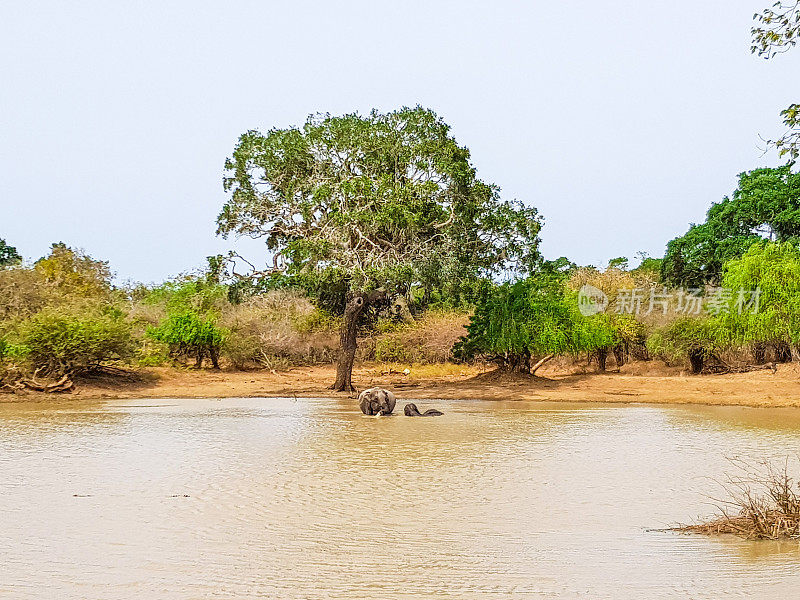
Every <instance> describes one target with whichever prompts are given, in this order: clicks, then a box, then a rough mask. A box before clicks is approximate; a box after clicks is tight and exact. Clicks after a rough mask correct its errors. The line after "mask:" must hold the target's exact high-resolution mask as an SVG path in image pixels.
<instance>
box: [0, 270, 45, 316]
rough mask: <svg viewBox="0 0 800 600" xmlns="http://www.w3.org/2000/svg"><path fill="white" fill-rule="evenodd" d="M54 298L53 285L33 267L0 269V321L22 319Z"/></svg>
mask: <svg viewBox="0 0 800 600" xmlns="http://www.w3.org/2000/svg"><path fill="white" fill-rule="evenodd" d="M55 299H56V293H55V290H54V289H53V287H52V286H48V285H47V284H46V282H45V281H44V279H43V278H42V277H41V276H40V275H39V273H37V272H36V271H34V270H33V269H26V268H23V267H19V268H16V267H14V268H9V269H0V321H11V320H16V319H24V318H26V317H29V316H31V315H32V314H35V313H37V312H39V311H40V310H41V309H43V308H44V307H45V306H48V305H50V304H52V303H53V302H54V301H55Z"/></svg>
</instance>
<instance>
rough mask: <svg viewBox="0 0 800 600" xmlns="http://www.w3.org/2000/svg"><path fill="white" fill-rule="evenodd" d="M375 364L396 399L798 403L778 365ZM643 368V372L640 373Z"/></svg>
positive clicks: (78, 394)
mask: <svg viewBox="0 0 800 600" xmlns="http://www.w3.org/2000/svg"><path fill="white" fill-rule="evenodd" d="M408 368H409V370H410V373H409V374H408V375H404V374H403V373H402V370H403V365H393V366H391V367H389V366H387V365H380V364H366V365H360V366H358V367H357V368H356V369H355V371H354V376H353V381H354V382H355V384H356V385H357V386H358V387H359V388H362V389H363V388H366V387H370V386H373V385H379V386H381V387H386V388H389V389H392V390H393V391H394V392H395V393H396V394H397V395H398V397H399V398H400V399H401V400H402V399H406V398H408V399H434V398H443V399H459V398H465V399H466V398H469V399H477V400H523V401H531V400H532V401H537V400H538V401H547V402H605V403H620V402H624V403H654V404H705V405H719V406H751V407H800V368H798V366H797V365H794V364H787V365H780V367H779V369H778V372H777V374H772V373H771V372H770V371H754V372H750V373H739V374H729V375H703V376H689V375H686V374H683V373H682V372H681V371H680V370H678V369H666V368H661V370H660V371H658V367H655V366H654V365H652V363H648V364H646V366H642V364H639V365H637V364H632V365H626V366H625V367H623V369H622V370H621V372H618V373H605V374H598V373H582V372H575V370H574V369H572V370H569V369H563V368H561V369H559V368H558V367H553V368H550V369H548V370H543V371H542V372H541V377H536V378H531V377H525V376H509V375H500V374H498V373H497V372H492V371H489V370H487V369H486V368H481V367H468V366H463V365H418V366H415V365H410V366H408ZM643 369H646V371H645V372H642V370H643ZM334 377H335V367H334V366H333V365H325V366H318V367H295V368H292V369H289V370H286V371H249V372H241V371H224V370H223V371H211V370H203V371H194V370H184V369H174V368H151V369H143V370H141V371H140V372H138V373H137V374H136V375H135V376H133V377H130V378H125V379H123V378H120V377H104V378H93V379H86V380H80V381H76V389H75V390H74V391H73V392H71V393H69V394H43V393H39V392H25V393H19V394H0V402H15V401H17V402H19V401H46V400H56V399H61V400H64V399H67V398H75V399H114V398H131V399H134V398H223V397H270V396H271V397H286V396H289V397H292V396H296V397H298V398H302V397H306V398H308V397H329V396H337V395H340V394H337V393H335V392H332V391H331V390H329V389H328V386H329V385H330V383H331V382H332V381H333V380H334Z"/></svg>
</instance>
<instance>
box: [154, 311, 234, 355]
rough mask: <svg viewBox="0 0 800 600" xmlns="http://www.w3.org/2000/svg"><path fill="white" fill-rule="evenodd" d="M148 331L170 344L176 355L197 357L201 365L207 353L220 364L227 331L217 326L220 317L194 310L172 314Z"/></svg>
mask: <svg viewBox="0 0 800 600" xmlns="http://www.w3.org/2000/svg"><path fill="white" fill-rule="evenodd" d="M147 333H148V335H149V336H150V337H151V338H152V339H154V340H157V341H159V342H163V343H164V344H167V345H168V346H169V352H170V356H172V357H173V358H182V357H194V359H195V365H196V366H197V368H200V367H202V366H203V360H204V359H205V357H206V356H208V357H209V358H210V359H211V364H212V365H213V366H214V368H215V369H218V368H219V351H220V347H221V346H222V342H223V339H224V337H225V331H224V330H222V329H221V328H219V327H217V324H216V319H215V318H214V317H213V316H210V315H201V314H198V313H197V312H194V311H184V312H180V313H177V314H171V315H169V316H168V317H167V318H166V319H165V320H164V321H163V322H162V323H161V324H160V325H159V326H158V327H150V328H149V329H148V331H147Z"/></svg>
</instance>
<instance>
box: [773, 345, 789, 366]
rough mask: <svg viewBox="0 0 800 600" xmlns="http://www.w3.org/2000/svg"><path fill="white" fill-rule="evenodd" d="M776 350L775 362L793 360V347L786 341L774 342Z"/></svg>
mask: <svg viewBox="0 0 800 600" xmlns="http://www.w3.org/2000/svg"><path fill="white" fill-rule="evenodd" d="M773 348H774V350H775V362H776V363H787V362H792V347H791V346H790V345H789V344H787V343H786V342H775V344H773Z"/></svg>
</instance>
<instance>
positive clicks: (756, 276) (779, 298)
mask: <svg viewBox="0 0 800 600" xmlns="http://www.w3.org/2000/svg"><path fill="white" fill-rule="evenodd" d="M723 288H726V289H729V290H731V292H732V294H731V298H730V301H729V305H728V306H727V310H726V311H724V312H723V313H721V314H720V315H719V317H718V318H717V319H716V320H717V321H718V323H719V326H720V331H721V333H722V335H723V336H724V338H725V340H726V341H727V342H728V343H729V344H732V345H736V344H754V345H755V346H756V347H758V346H759V345H771V346H773V347H775V348H777V349H780V348H786V350H787V351H786V352H784V354H788V358H789V360H791V351H790V348H791V347H792V346H797V345H798V344H800V251H798V250H797V248H796V247H795V246H793V245H792V244H789V243H785V244H776V243H763V242H760V243H757V244H754V245H753V246H752V247H751V248H750V249H749V250H748V251H747V252H746V253H745V254H744V255H743V256H742V257H741V258H739V259H735V260H731V261H729V262H728V263H726V264H725V268H724V275H723ZM740 290H741V291H742V292H743V294H744V297H740V296H739V291H740ZM755 290H758V291H759V296H758V310H753V309H754V307H753V306H742V304H743V303H744V302H749V301H752V297H751V296H750V294H749V292H751V291H755ZM777 354H780V353H777Z"/></svg>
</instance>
